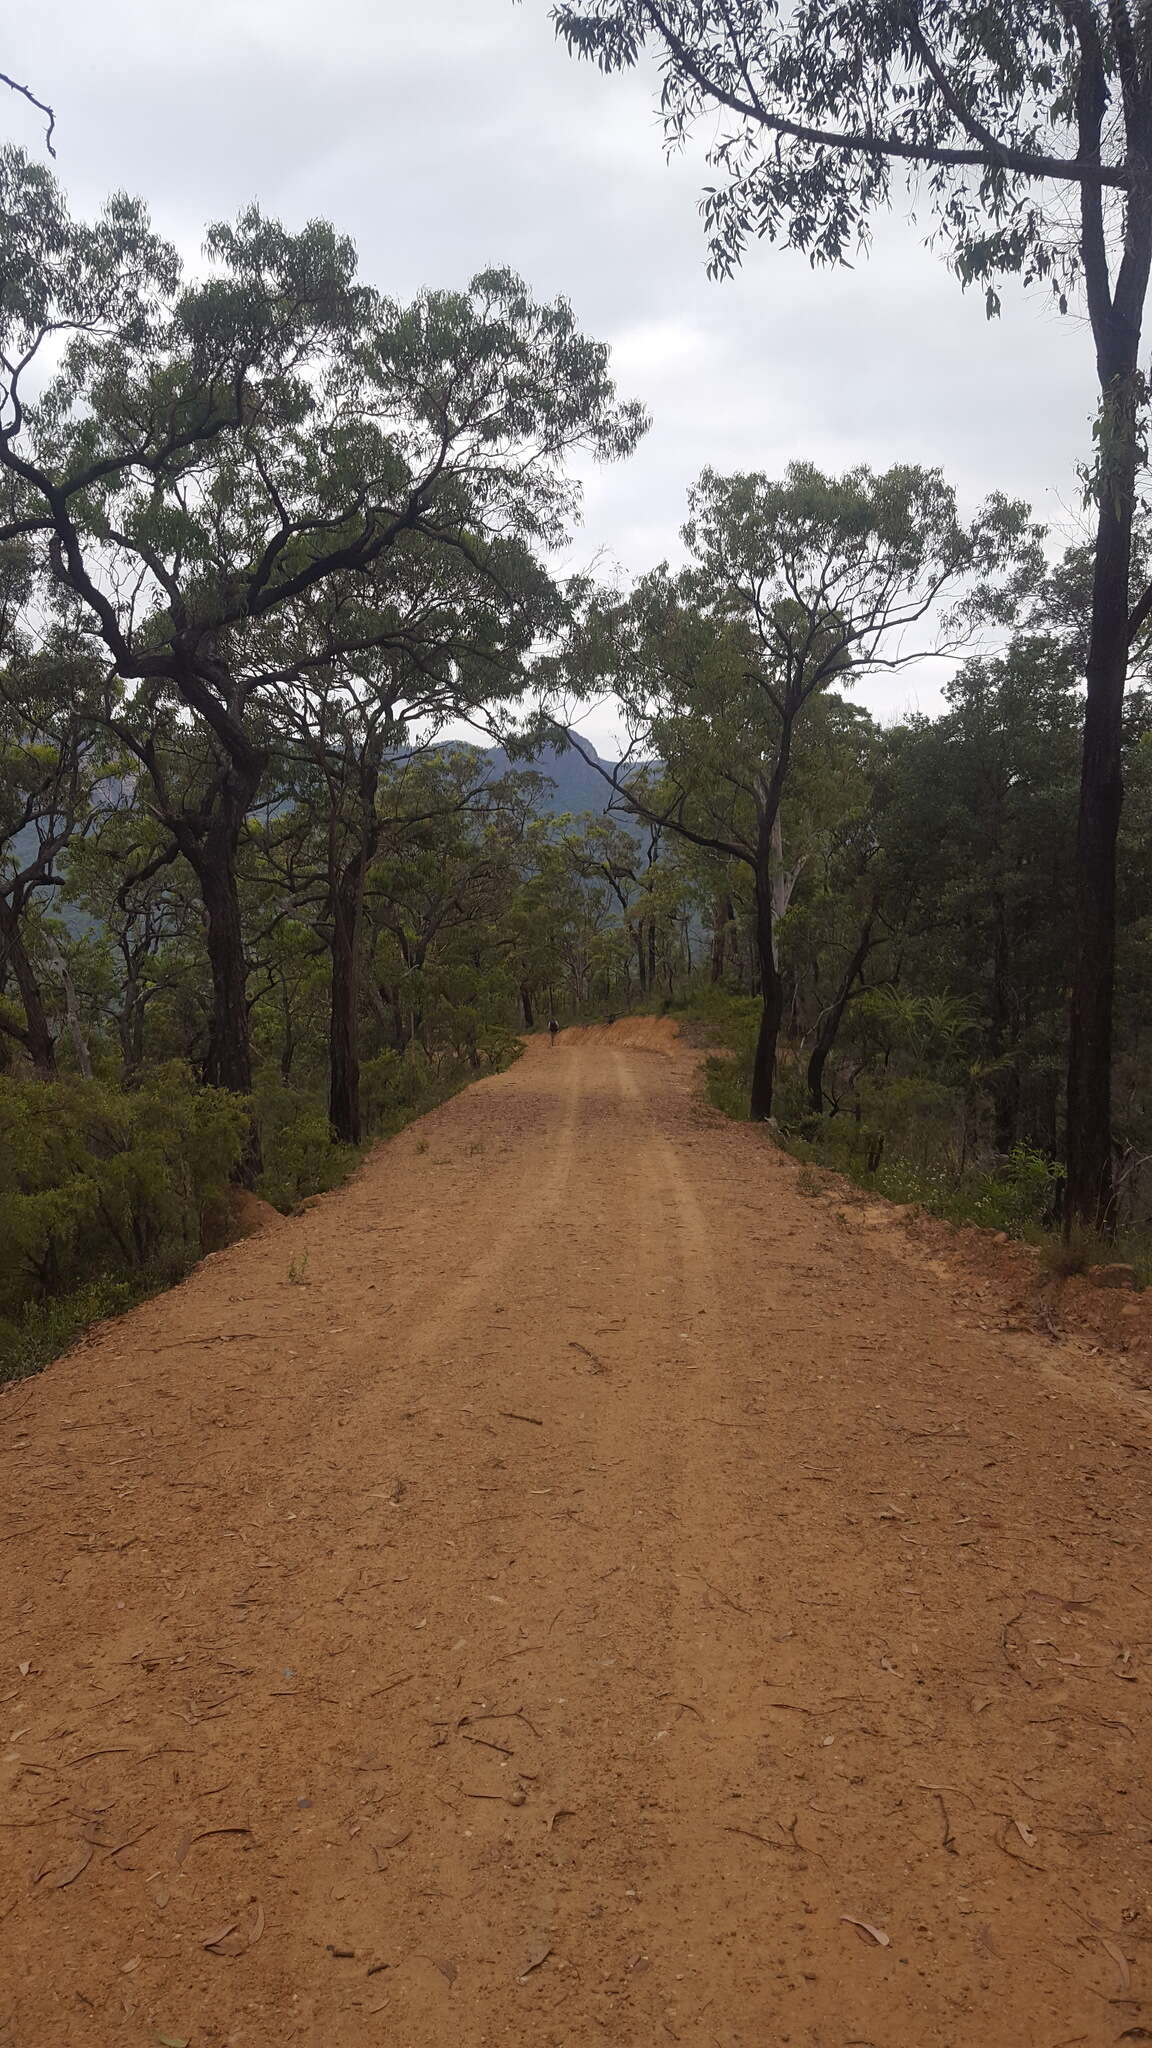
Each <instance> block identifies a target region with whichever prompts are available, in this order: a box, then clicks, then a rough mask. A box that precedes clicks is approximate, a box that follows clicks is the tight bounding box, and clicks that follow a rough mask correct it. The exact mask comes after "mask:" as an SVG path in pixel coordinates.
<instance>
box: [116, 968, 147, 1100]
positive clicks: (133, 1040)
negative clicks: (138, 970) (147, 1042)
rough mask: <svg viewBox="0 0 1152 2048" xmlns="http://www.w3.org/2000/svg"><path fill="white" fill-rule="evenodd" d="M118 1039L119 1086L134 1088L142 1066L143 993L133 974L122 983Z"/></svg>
mask: <svg viewBox="0 0 1152 2048" xmlns="http://www.w3.org/2000/svg"><path fill="white" fill-rule="evenodd" d="M117 1030H118V1033H119V1037H120V1085H121V1087H122V1088H134V1087H135V1085H136V1079H137V1076H138V1074H139V1072H140V1069H141V1067H142V1066H143V1064H144V993H143V990H142V988H141V985H140V982H139V980H138V978H137V977H136V975H135V974H131V973H130V974H129V975H128V978H127V980H126V981H125V983H124V1000H123V1002H122V1004H121V1006H120V1015H119V1018H118V1019H117Z"/></svg>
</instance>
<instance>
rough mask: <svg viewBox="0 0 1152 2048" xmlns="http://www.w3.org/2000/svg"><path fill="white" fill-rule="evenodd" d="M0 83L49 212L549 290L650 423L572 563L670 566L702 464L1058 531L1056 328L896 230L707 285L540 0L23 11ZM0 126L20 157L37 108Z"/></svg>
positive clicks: (1065, 390) (693, 163)
mask: <svg viewBox="0 0 1152 2048" xmlns="http://www.w3.org/2000/svg"><path fill="white" fill-rule="evenodd" d="M0 61H2V63H3V65H4V68H5V69H6V70H7V71H8V72H9V73H10V74H11V75H13V76H15V77H16V78H19V79H21V80H24V81H26V82H27V83H28V84H29V85H30V86H31V87H32V89H33V90H34V91H36V92H37V93H38V95H39V96H40V97H41V98H44V99H47V100H50V101H51V102H52V103H53V104H54V106H55V108H56V112H57V122H58V126H57V135H56V142H57V152H58V162H57V171H58V174H59V176H60V177H61V179H62V181H63V182H64V184H65V185H66V186H67V187H68V189H69V191H70V193H71V195H72V199H73V203H74V205H76V206H77V207H78V208H82V209H84V210H88V209H91V208H93V207H95V206H97V205H98V204H99V202H100V201H101V199H102V198H103V197H104V195H105V194H106V193H107V192H108V191H110V190H112V189H115V188H118V187H123V188H125V189H127V190H129V191H131V192H134V193H141V194H143V195H144V196H145V197H146V198H147V200H148V201H149V203H150V205H151V208H152V211H153V214H154V216H155V219H156V221H157V224H158V226H159V227H160V228H161V229H162V230H163V231H164V232H166V233H167V234H168V235H170V236H171V237H172V238H173V239H175V240H177V241H178V242H179V243H180V244H181V246H182V247H183V248H184V249H185V250H186V252H187V254H188V255H189V256H190V257H192V256H194V254H195V251H196V249H197V247H198V245H199V241H200V238H201V234H202V230H203V228H204V225H205V223H206V222H207V221H209V220H212V219H217V218H220V217H222V216H225V215H228V214H232V213H235V212H236V211H237V210H238V209H239V208H240V207H241V206H242V205H243V204H245V202H246V201H248V200H250V199H253V198H256V199H259V201H260V202H261V204H262V205H263V206H264V208H265V209H266V210H267V211H269V212H271V213H275V214H278V215H280V216H281V217H283V218H284V219H285V220H286V221H287V222H289V223H290V224H292V225H299V224H301V223H302V222H304V221H305V220H307V219H308V218H310V217H312V216H314V215H317V214H320V215H325V216H327V217H328V218H330V219H331V220H333V221H334V222H335V223H336V225H337V226H338V227H339V228H341V229H343V230H344V231H345V232H347V233H350V234H351V235H352V236H353V237H354V239H355V241H356V243H357V245H358V247H359V251H360V259H361V266H362V269H363V272H364V274H365V276H366V278H367V279H368V280H369V281H370V282H371V283H373V284H375V285H377V286H378V287H380V288H381V289H382V290H385V291H388V292H390V293H393V294H396V295H398V296H407V295H408V294H410V293H412V292H414V291H416V290H417V289H418V288H419V287H420V286H421V285H426V284H430V285H455V284H459V283H463V282H465V281H466V280H467V279H468V277H469V276H470V275H471V274H472V273H473V272H474V271H476V270H478V269H481V268H483V267H485V266H487V265H489V264H493V263H497V264H510V265H512V266H513V267H515V268H516V269H518V270H520V271H521V272H522V273H523V275H524V276H525V277H526V278H527V279H528V281H529V283H530V284H531V286H532V287H533V289H534V290H535V291H536V293H537V294H539V295H542V296H544V295H546V296H549V297H550V296H552V295H554V294H556V293H559V292H563V293H565V294H566V295H567V296H568V297H569V298H570V299H571V300H572V302H573V305H574V306H575V309H576V312H577V314H578V316H579V319H580V321H581V324H582V325H583V326H584V328H585V329H586V331H587V332H588V333H590V334H593V335H595V336H597V337H598V338H600V339H603V340H606V341H609V342H610V343H611V344H612V347H613V351H614V359H615V366H616V372H617V379H618V383H619V385H620V388H621V390H622V391H623V392H624V393H626V394H627V395H630V396H638V397H641V398H642V399H644V401H645V402H646V404H647V405H648V407H649V409H650V411H651V413H652V415H653V426H652V430H651V433H650V434H649V436H648V438H647V440H646V441H645V443H644V444H643V446H642V448H641V450H640V452H639V453H638V454H637V455H636V456H634V457H633V459H632V460H631V461H630V462H629V463H626V464H623V465H619V466H614V467H612V468H609V469H604V470H600V471H597V472H596V473H595V474H594V475H593V477H592V478H591V480H590V484H589V488H588V490H587V494H586V500H585V520H584V526H583V529H582V532H581V535H580V538H579V541H578V545H577V549H576V551H575V556H574V559H575V560H576V561H578V562H586V561H589V560H591V558H592V557H593V556H594V555H596V554H598V553H600V552H601V551H605V550H606V551H607V553H608V556H609V558H610V559H612V560H614V561H616V562H618V563H619V564H621V565H622V567H623V568H624V569H625V570H626V571H629V572H636V571H640V570H642V569H645V568H648V567H650V566H651V565H652V564H653V563H654V562H657V561H659V560H660V559H661V558H663V557H665V556H674V555H675V553H676V550H677V544H678V542H677V536H678V528H679V526H680V523H681V521H682V519H683V516H684V507H685V497H686V492H687V490H688V487H689V485H690V484H691V482H692V481H693V479H694V478H695V477H696V476H697V475H698V474H699V472H700V470H701V469H702V468H703V467H704V466H705V464H710V465H712V466H713V467H715V468H718V469H721V470H724V469H749V468H755V469H763V470H766V471H767V472H769V473H773V472H778V471H779V470H781V469H782V468H783V466H784V465H785V464H786V463H787V462H789V461H790V460H792V459H794V458H796V457H804V458H808V459H811V460H813V461H815V462H817V463H819V464H821V465H822V466H824V467H826V468H830V469H833V470H835V469H842V468H845V467H847V466H848V465H850V464H852V463H857V462H868V463H871V464H872V465H873V467H875V468H881V467H884V466H885V465H887V464H889V463H891V462H896V461H913V462H922V463H925V464H939V465H940V466H941V467H942V468H943V469H944V471H945V473H946V474H947V475H948V476H949V477H950V478H951V479H952V481H953V482H954V483H955V485H956V487H957V490H958V491H959V493H960V495H961V499H962V501H963V503H964V504H965V506H966V507H969V508H970V507H972V506H974V505H975V503H976V502H977V501H978V500H979V499H980V498H981V497H982V496H983V495H984V494H985V492H987V491H989V490H994V489H998V490H1003V491H1006V492H1009V493H1011V494H1013V495H1020V496H1025V497H1027V498H1028V499H1029V500H1030V501H1031V502H1032V504H1033V506H1034V507H1035V510H1036V513H1037V516H1038V517H1040V518H1042V519H1044V520H1045V521H1047V522H1049V523H1054V524H1057V525H1060V526H1066V525H1067V524H1068V522H1069V521H1070V520H1074V519H1075V517H1076V507H1077V486H1076V477H1075V465H1076V463H1077V462H1078V461H1079V460H1081V459H1083V457H1084V455H1085V453H1086V452H1087V450H1088V448H1089V445H1090V429H1089V421H1090V416H1091V412H1092V357H1091V347H1090V339H1089V335H1088V332H1087V330H1086V328H1085V326H1084V325H1083V323H1082V322H1081V321H1079V320H1076V319H1074V318H1070V319H1063V320H1062V319H1060V318H1059V317H1058V316H1057V314H1056V313H1055V311H1054V309H1053V308H1052V306H1051V303H1050V301H1049V300H1047V299H1046V298H1045V297H1044V296H1043V295H1041V294H1039V293H1037V294H1036V295H1035V296H1033V297H1031V298H1027V299H1026V298H1024V297H1023V296H1022V295H1016V294H1013V293H1011V292H1008V293H1005V295H1004V300H1005V311H1004V316H1003V317H1002V318H1001V319H1000V321H998V322H993V323H991V324H989V323H988V322H987V321H986V320H985V318H984V313H983V307H982V302H981V301H980V299H979V298H978V297H976V296H974V295H971V294H969V295H965V294H963V293H962V292H961V291H960V288H959V286H958V285H957V284H956V282H955V280H954V279H953V278H952V276H951V275H950V273H949V272H948V271H947V269H946V268H945V267H944V265H943V263H942V262H941V261H940V260H939V259H938V258H937V257H936V256H935V255H933V254H932V252H930V251H928V250H926V249H925V248H924V247H923V246H922V243H921V241H920V239H919V237H918V234H917V231H916V229H915V227H914V226H913V225H912V224H911V223H909V222H906V221H903V220H889V221H885V222H884V223H882V224H881V226H880V229H879V231H878V233H877V235H876V240H875V245H874V248H873V250H872V253H871V256H870V258H869V259H868V260H867V261H865V262H862V263H861V265H860V267H858V268H856V269H853V270H851V271H847V270H845V271H840V272H832V273H830V272H827V271H816V272H813V271H811V270H810V269H809V268H808V265H807V264H806V262H805V261H804V259H803V258H802V257H799V256H796V255H790V254H784V253H780V252H777V251H773V250H771V249H767V248H756V249H754V250H752V251H751V252H750V254H749V255H748V257H747V259H746V262H745V267H744V270H743V271H742V273H741V274H739V275H738V276H737V277H736V278H735V280H733V281H732V282H729V283H727V284H711V283H709V281H708V279H707V277H706V275H705V253H706V252H705V245H704V238H703V233H702V230H701V225H700V221H699V217H698V213H697V204H698V199H699V193H700V187H701V185H702V183H703V182H704V180H705V175H706V174H705V172H704V169H703V165H702V159H701V154H700V152H699V150H697V151H694V152H692V153H690V154H689V155H687V156H685V157H682V158H679V159H678V160H676V161H675V162H674V163H673V164H672V165H669V164H668V163H667V162H666V161H665V158H664V155H663V150H662V146H661V136H660V129H659V123H658V121H657V119H656V117H655V114H654V112H653V106H652V93H651V84H650V81H649V80H647V79H644V78H641V77H638V76H636V75H633V76H630V77H625V78H611V79H605V78H603V77H601V75H600V74H599V73H598V72H596V71H594V70H593V69H591V68H590V67H589V66H587V65H583V64H578V63H576V62H575V61H574V60H573V59H571V58H569V57H568V55H567V54H566V52H565V51H564V50H563V48H562V47H561V46H560V45H558V44H557V43H556V41H555V39H554V37H553V33H552V29H551V27H550V24H549V21H548V5H547V0H521V4H520V5H515V4H514V0H321V4H317V0H307V4H305V0H197V4H195V5H192V4H189V0H88V4H80V0H40V4H39V5H38V6H37V7H36V8H31V7H27V8H23V9H21V10H19V12H18V13H16V14H15V15H14V16H13V15H10V18H9V21H8V22H7V24H6V31H5V46H4V54H3V58H2V60H0ZM4 114H5V126H6V132H7V133H8V134H9V135H11V136H13V137H14V138H15V139H17V140H19V141H21V142H23V143H24V144H25V146H27V147H28V148H29V149H31V150H39V148H40V146H41V140H42V124H40V123H39V119H38V117H37V116H36V114H35V113H34V111H33V110H32V109H31V108H25V107H24V106H23V105H22V103H20V102H18V101H15V100H12V101H10V102H6V103H5V106H4ZM860 694H861V696H862V698H863V700H864V701H865V702H866V703H868V704H869V705H870V707H871V708H872V709H873V710H874V711H875V712H876V713H877V714H878V715H879V716H882V717H890V716H893V715H895V714H897V713H899V712H900V711H902V710H905V709H907V708H909V707H910V706H913V705H916V706H918V707H919V708H921V709H923V710H931V709H934V708H935V706H936V704H937V703H938V701H939V699H938V695H937V691H936V688H935V685H934V682H933V678H932V674H931V673H925V674H922V675H919V676H917V675H916V674H915V673H910V672H905V673H903V674H902V675H900V676H899V677H897V678H895V679H893V680H890V681H883V682H876V683H873V684H871V685H869V686H867V687H866V688H864V689H863V690H862V691H861V693H860ZM592 729H593V731H594V732H595V733H596V735H597V736H598V737H603V736H604V735H605V734H606V733H607V731H608V727H607V725H606V724H604V723H603V721H595V722H594V724H593V728H592Z"/></svg>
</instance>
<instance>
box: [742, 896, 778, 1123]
mask: <svg viewBox="0 0 1152 2048" xmlns="http://www.w3.org/2000/svg"><path fill="white" fill-rule="evenodd" d="M773 923H774V920H773V916H772V878H771V875H770V873H769V871H768V866H767V863H766V862H765V863H764V865H763V868H762V871H761V872H760V873H759V874H757V876H756V923H755V941H756V964H757V967H758V969H759V975H760V996H761V1004H762V1007H761V1011H760V1030H759V1033H758V1036H757V1039H756V1056H755V1059H754V1061H753V1064H752V1098H751V1101H750V1103H749V1105H748V1114H749V1116H750V1117H751V1118H752V1121H753V1123H765V1122H767V1120H768V1118H769V1117H770V1116H771V1114H772V1098H773V1094H774V1091H775V1085H776V1042H777V1040H778V1038H779V1036H780V1021H781V1018H782V1017H783V1015H784V984H783V982H782V981H781V979H780V970H779V968H778V967H777V965H776V947H775V944H774V943H773V941H774V931H773Z"/></svg>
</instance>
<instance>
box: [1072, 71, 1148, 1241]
mask: <svg viewBox="0 0 1152 2048" xmlns="http://www.w3.org/2000/svg"><path fill="white" fill-rule="evenodd" d="M1086 75H1087V74H1086ZM1141 76H1143V74H1141ZM1140 97H1141V100H1142V104H1141V105H1140V106H1138V107H1130V106H1128V105H1127V104H1126V106H1125V122H1126V127H1127V131H1128V132H1127V145H1128V150H1129V153H1130V158H1131V160H1132V162H1133V165H1134V169H1135V172H1136V176H1135V178H1134V181H1133V184H1132V187H1131V189H1130V191H1129V192H1128V194H1127V197H1126V199H1125V203H1124V254H1123V257H1122V259H1121V261H1120V263H1119V264H1118V266H1117V270H1116V279H1115V285H1114V287H1113V286H1112V284H1111V282H1110V279H1109V275H1108V260H1107V254H1106V245H1105V238H1104V232H1103V227H1102V222H1101V216H1100V202H1099V198H1098V196H1097V197H1096V198H1094V199H1093V198H1092V197H1090V196H1084V195H1083V194H1082V202H1081V237H1080V246H1081V255H1082V258H1083V264H1084V283H1085V292H1086V297H1087V302H1088V312H1089V317H1090V319H1091V322H1092V335H1093V339H1094V341H1095V344H1096V371H1097V376H1098V378H1099V383H1100V399H1101V402H1100V413H1099V418H1098V421H1097V449H1098V474H1097V503H1098V512H1097V521H1096V552H1095V564H1094V572H1093V579H1092V620H1091V626H1090V629H1089V635H1088V659H1087V664H1086V682H1087V696H1086V699H1085V705H1084V751H1083V755H1082V758H1081V767H1080V812H1079V817H1078V820H1077V827H1076V901H1075V934H1076V936H1075V954H1074V960H1073V971H1072V998H1071V1003H1070V1006H1069V1033H1068V1115H1067V1134H1066V1136H1067V1179H1066V1182H1065V1202H1064V1222H1065V1228H1066V1229H1071V1228H1073V1227H1074V1226H1075V1225H1076V1224H1080V1225H1088V1226H1089V1227H1090V1228H1093V1227H1094V1228H1097V1229H1104V1230H1108V1229H1110V1228H1111V1227H1112V1224H1113V1221H1114V1207H1115V1203H1114V1193H1113V1186H1112V1007H1113V991H1114V985H1115V978H1116V840H1117V835H1118V833H1119V829H1120V806H1121V802H1122V798H1123V775H1122V766H1121V738H1122V721H1123V712H1124V685H1125V683H1126V681H1127V676H1128V640H1129V623H1128V621H1129V609H1130V605H1131V570H1132V520H1133V514H1134V511H1135V504H1136V476H1137V472H1138V470H1139V468H1140V466H1141V463H1142V461H1143V460H1145V456H1144V450H1143V447H1142V440H1143V419H1142V415H1143V412H1144V409H1145V404H1146V387H1145V382H1144V379H1143V377H1142V375H1141V371H1140V367H1139V364H1140V329H1141V324H1142V321H1143V316H1144V300H1145V296H1146V294H1147V290H1148V276H1149V269H1150V268H1152V185H1150V182H1149V174H1148V168H1147V164H1148V139H1149V138H1148V115H1149V108H1148V88H1147V85H1146V84H1142V85H1141V87H1140ZM1104 105H1105V93H1104V88H1103V85H1102V83H1101V84H1100V85H1099V86H1098V88H1097V90H1096V93H1095V95H1094V97H1093V96H1091V95H1089V96H1085V95H1082V96H1081V100H1080V103H1079V106H1078V111H1077V118H1078V121H1079V124H1080V138H1081V147H1082V148H1087V150H1088V153H1089V154H1093V153H1095V151H1096V150H1097V149H1098V147H1099V142H1100V133H1101V122H1102V119H1103V114H1104Z"/></svg>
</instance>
